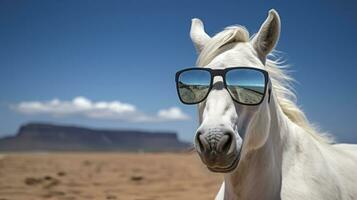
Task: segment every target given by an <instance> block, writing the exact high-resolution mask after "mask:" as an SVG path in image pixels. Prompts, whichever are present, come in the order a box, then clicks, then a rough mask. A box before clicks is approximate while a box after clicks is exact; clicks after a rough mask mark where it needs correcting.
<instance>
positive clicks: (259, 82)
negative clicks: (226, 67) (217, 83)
mask: <svg viewBox="0 0 357 200" xmlns="http://www.w3.org/2000/svg"><path fill="white" fill-rule="evenodd" d="M226 84H227V88H228V91H229V92H230V93H231V95H232V96H233V98H234V99H235V100H236V101H238V102H240V103H244V104H258V103H260V102H261V100H262V99H263V96H264V91H265V76H264V74H263V73H262V72H261V71H258V70H253V69H233V70H230V71H228V72H227V74H226Z"/></svg>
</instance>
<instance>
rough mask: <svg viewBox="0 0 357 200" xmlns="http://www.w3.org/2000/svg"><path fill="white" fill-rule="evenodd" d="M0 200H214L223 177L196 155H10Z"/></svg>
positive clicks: (2, 171) (0, 169)
mask: <svg viewBox="0 0 357 200" xmlns="http://www.w3.org/2000/svg"><path fill="white" fill-rule="evenodd" d="M0 177H1V179H0V199H1V200H41V199H53V200H55V199H58V200H79V199H83V200H84V199H86V200H87V199H98V200H100V199H111V200H118V199H121V200H154V199H169V200H170V199H195V200H199V199H213V198H214V196H215V194H216V192H217V191H218V188H219V186H220V182H221V179H222V178H221V177H222V176H221V175H219V174H213V173H211V172H209V171H208V170H207V169H206V168H205V167H204V166H203V165H202V164H201V162H200V160H199V158H198V157H197V156H196V155H195V154H183V153H182V154H165V153H160V154H130V153H75V154H74V153H66V154H64V153H62V154H9V155H7V156H6V157H5V158H3V159H2V160H0Z"/></svg>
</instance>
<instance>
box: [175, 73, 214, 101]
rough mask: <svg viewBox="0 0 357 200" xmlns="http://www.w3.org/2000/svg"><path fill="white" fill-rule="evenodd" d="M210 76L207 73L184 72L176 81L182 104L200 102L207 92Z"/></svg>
mask: <svg viewBox="0 0 357 200" xmlns="http://www.w3.org/2000/svg"><path fill="white" fill-rule="evenodd" d="M210 83H211V74H210V73H209V72H208V71H205V70H200V69H193V70H188V71H184V72H182V73H181V74H180V76H179V79H178V91H179V95H180V97H181V100H182V101H183V102H184V103H189V104H192V103H198V102H200V101H202V100H203V99H204V98H205V97H206V95H207V93H208V90H209V87H210Z"/></svg>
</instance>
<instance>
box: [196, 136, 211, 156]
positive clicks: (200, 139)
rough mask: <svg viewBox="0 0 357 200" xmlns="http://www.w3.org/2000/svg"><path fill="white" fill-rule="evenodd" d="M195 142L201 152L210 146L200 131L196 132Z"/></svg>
mask: <svg viewBox="0 0 357 200" xmlns="http://www.w3.org/2000/svg"><path fill="white" fill-rule="evenodd" d="M196 142H197V144H198V147H199V151H201V152H205V151H207V150H208V149H209V147H210V145H209V144H208V142H207V140H206V138H205V137H204V136H203V134H202V133H201V132H197V133H196Z"/></svg>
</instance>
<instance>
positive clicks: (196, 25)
mask: <svg viewBox="0 0 357 200" xmlns="http://www.w3.org/2000/svg"><path fill="white" fill-rule="evenodd" d="M190 36H191V40H192V42H193V44H194V45H195V48H196V50H197V53H200V52H201V51H202V49H203V47H204V46H205V44H207V42H208V41H209V40H210V39H211V37H210V36H208V35H207V33H206V32H205V29H204V26H203V23H202V21H201V20H200V19H197V18H194V19H192V23H191V30H190Z"/></svg>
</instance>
